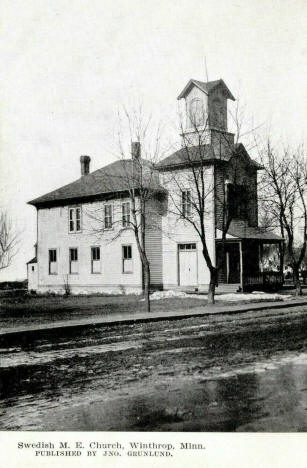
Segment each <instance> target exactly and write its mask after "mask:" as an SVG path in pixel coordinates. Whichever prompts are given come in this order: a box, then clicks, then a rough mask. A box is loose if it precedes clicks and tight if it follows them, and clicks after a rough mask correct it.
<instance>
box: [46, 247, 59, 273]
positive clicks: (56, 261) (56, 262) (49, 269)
mask: <svg viewBox="0 0 307 468" xmlns="http://www.w3.org/2000/svg"><path fill="white" fill-rule="evenodd" d="M51 252H52V253H55V261H54V260H53V261H51V260H50V257H51V256H50V254H51ZM51 263H55V265H56V271H55V272H51ZM57 274H58V252H57V249H55V248H52V249H48V275H57Z"/></svg>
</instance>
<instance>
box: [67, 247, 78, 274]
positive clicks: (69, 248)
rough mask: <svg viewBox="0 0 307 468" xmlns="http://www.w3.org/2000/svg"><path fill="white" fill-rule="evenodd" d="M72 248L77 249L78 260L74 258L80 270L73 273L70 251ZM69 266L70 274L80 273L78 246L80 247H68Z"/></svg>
mask: <svg viewBox="0 0 307 468" xmlns="http://www.w3.org/2000/svg"><path fill="white" fill-rule="evenodd" d="M72 249H75V250H77V257H78V260H72V261H73V262H77V264H78V271H77V272H75V273H72V272H71V260H70V251H71V250H72ZM68 266H69V274H70V275H78V274H79V248H78V247H68Z"/></svg>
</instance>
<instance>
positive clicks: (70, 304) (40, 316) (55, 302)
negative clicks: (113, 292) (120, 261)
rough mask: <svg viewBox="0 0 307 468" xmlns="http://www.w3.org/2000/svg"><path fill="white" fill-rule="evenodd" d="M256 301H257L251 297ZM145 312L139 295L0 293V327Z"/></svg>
mask: <svg viewBox="0 0 307 468" xmlns="http://www.w3.org/2000/svg"><path fill="white" fill-rule="evenodd" d="M253 302H259V301H253ZM250 303H251V301H250V300H249V301H244V302H243V301H240V302H238V303H236V302H231V303H229V302H223V301H219V302H218V303H217V305H218V306H227V305H228V306H229V305H235V304H250ZM206 305H207V299H206V298H205V297H204V299H203V300H200V299H197V298H195V299H194V298H169V299H162V300H159V301H152V302H151V311H152V312H170V311H176V310H178V309H181V310H182V309H185V310H189V309H193V308H195V307H203V306H206ZM138 312H145V303H144V302H143V301H141V296H133V295H131V296H129V295H127V296H69V297H63V296H27V295H25V296H21V297H6V298H5V297H0V327H1V328H12V327H16V326H26V325H34V324H42V323H50V322H55V321H62V320H72V319H75V320H77V319H81V318H91V317H97V318H101V317H103V316H105V315H110V314H116V313H117V314H118V313H124V314H127V316H129V317H131V316H132V315H133V314H135V313H138Z"/></svg>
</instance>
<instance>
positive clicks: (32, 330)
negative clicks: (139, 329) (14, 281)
mask: <svg viewBox="0 0 307 468" xmlns="http://www.w3.org/2000/svg"><path fill="white" fill-rule="evenodd" d="M302 305H307V300H306V299H305V298H304V299H293V300H289V301H278V302H260V303H251V304H235V305H227V306H225V305H223V306H219V305H216V304H215V305H211V306H200V307H194V308H193V309H190V310H185V309H177V310H174V311H169V312H151V313H148V312H136V313H134V314H133V315H129V316H128V315H127V313H119V314H117V313H114V314H112V313H110V314H109V315H105V316H103V317H90V318H84V319H77V320H76V319H75V320H74V319H73V320H62V321H56V322H53V323H45V324H41V325H39V324H37V325H30V326H21V327H13V328H2V329H0V339H1V338H5V337H17V336H18V335H35V336H37V335H38V334H41V333H49V332H56V331H57V330H65V329H66V330H75V329H78V328H80V329H81V328H86V327H93V326H99V327H104V326H112V325H119V324H126V325H129V324H133V323H142V322H144V323H145V322H156V321H163V320H179V319H185V318H191V317H202V316H208V315H219V314H238V313H242V312H250V311H257V310H263V309H285V308H291V307H297V306H302Z"/></svg>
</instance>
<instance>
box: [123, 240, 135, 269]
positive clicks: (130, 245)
mask: <svg viewBox="0 0 307 468" xmlns="http://www.w3.org/2000/svg"><path fill="white" fill-rule="evenodd" d="M124 247H131V265H132V270H131V271H125V266H124V262H125V258H124ZM126 260H128V259H126ZM122 274H123V275H133V249H132V244H122Z"/></svg>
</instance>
